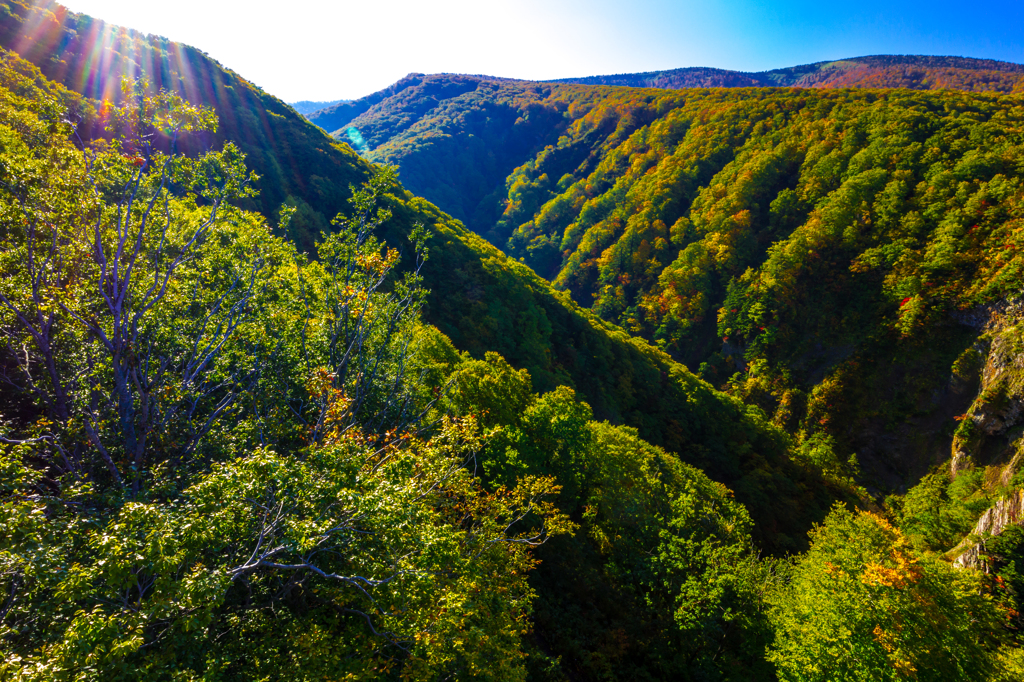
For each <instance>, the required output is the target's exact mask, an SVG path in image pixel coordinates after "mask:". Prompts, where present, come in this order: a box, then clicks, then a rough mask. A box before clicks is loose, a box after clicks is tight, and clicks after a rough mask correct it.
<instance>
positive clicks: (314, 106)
mask: <svg viewBox="0 0 1024 682" xmlns="http://www.w3.org/2000/svg"><path fill="white" fill-rule="evenodd" d="M351 101H352V100H350V99H335V100H331V101H330V102H312V101H310V100H308V99H304V100H302V101H301V102H288V106H290V107H291V108H292V109H294V110H295V111H297V112H299V113H300V114H302V115H303V116H305V115H307V114H312V113H313V112H314V111H319V110H321V109H326V108H327V107H331V106H334V105H335V104H343V103H344V102H351Z"/></svg>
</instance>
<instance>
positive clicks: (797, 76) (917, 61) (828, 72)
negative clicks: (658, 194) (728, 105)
mask: <svg viewBox="0 0 1024 682" xmlns="http://www.w3.org/2000/svg"><path fill="white" fill-rule="evenodd" d="M548 82H551V83H580V84H585V85H623V86H628V87H637V88H668V89H681V88H737V87H749V86H763V87H798V88H910V89H913V90H941V89H948V90H968V91H973V92H983V91H993V92H1015V91H1020V90H1021V89H1022V83H1024V65H1021V64H1014V63H1012V62H1000V61H995V60H992V59H971V58H967V57H932V56H922V55H874V56H869V57H854V58H852V59H841V60H837V61H830V62H818V63H815V64H805V65H801V66H793V67H789V68H784V69H773V70H772V71H761V72H757V73H753V72H745V71H729V70H725V69H714V68H707V67H692V68H685V69H669V70H666V71H650V72H647V73H624V74H616V75H608V76H588V77H584V78H561V79H558V80H553V81H548Z"/></svg>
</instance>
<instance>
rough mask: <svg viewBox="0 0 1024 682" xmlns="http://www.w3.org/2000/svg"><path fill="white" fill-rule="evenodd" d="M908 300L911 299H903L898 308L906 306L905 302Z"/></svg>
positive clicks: (908, 297)
mask: <svg viewBox="0 0 1024 682" xmlns="http://www.w3.org/2000/svg"><path fill="white" fill-rule="evenodd" d="M910 298H911V297H910V296H907V297H906V298H905V299H903V300H902V301H900V307H901V308H902V307H903V306H905V305H906V304H907V301H909V300H910Z"/></svg>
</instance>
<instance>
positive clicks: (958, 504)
mask: <svg viewBox="0 0 1024 682" xmlns="http://www.w3.org/2000/svg"><path fill="white" fill-rule="evenodd" d="M984 477H985V472H984V470H983V469H972V470H969V471H965V472H962V473H960V474H959V475H958V476H957V477H956V478H955V479H952V478H951V477H950V475H949V472H948V471H947V470H944V471H941V472H938V473H932V474H928V475H927V476H925V477H924V478H922V479H921V482H920V483H918V484H917V485H916V486H914V487H913V488H911V489H910V490H909V491H907V494H906V495H905V496H904V497H903V498H901V499H898V500H897V499H893V501H894V502H895V503H896V505H897V506H898V513H897V516H898V518H899V525H900V529H901V530H902V531H903V532H904V533H905V534H906V535H907V537H908V538H909V539H910V540H911V541H912V542H913V543H914V545H915V547H918V548H919V549H922V550H932V551H938V552H943V551H946V550H949V549H952V548H953V547H954V546H955V545H956V544H957V543H958V542H960V540H962V539H963V538H964V536H966V535H967V534H968V533H969V532H970V531H971V528H972V527H973V526H974V522H975V521H976V520H977V518H978V517H979V516H980V515H981V514H982V512H984V511H985V510H986V509H988V507H989V506H990V505H991V503H992V501H993V496H992V494H991V492H992V491H988V490H985V486H984Z"/></svg>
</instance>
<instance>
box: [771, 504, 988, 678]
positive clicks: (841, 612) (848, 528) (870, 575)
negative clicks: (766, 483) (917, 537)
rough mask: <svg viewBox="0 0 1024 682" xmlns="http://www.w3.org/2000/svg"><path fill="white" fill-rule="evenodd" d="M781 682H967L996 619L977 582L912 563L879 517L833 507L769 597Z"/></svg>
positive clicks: (915, 558) (917, 559) (979, 667)
mask: <svg viewBox="0 0 1024 682" xmlns="http://www.w3.org/2000/svg"><path fill="white" fill-rule="evenodd" d="M773 601H774V609H773V611H772V620H773V623H774V625H775V627H776V641H775V644H774V645H773V647H772V649H771V652H770V654H769V659H770V660H772V661H773V662H774V663H775V664H776V666H777V667H778V670H779V676H780V678H781V679H784V680H830V679H837V678H842V679H850V680H900V679H934V680H961V679H962V680H974V679H984V678H985V677H986V676H988V675H990V674H992V673H993V672H994V669H995V666H996V663H995V656H994V655H993V653H994V649H995V646H996V645H997V644H998V641H999V638H1000V624H1001V620H1002V619H1003V613H1002V611H1001V609H1000V607H999V606H998V605H997V603H996V602H995V601H994V600H993V598H992V597H991V595H989V594H988V593H987V591H986V590H985V589H983V586H982V584H981V576H979V575H978V574H975V573H972V572H966V571H956V570H954V569H952V568H951V567H950V566H949V565H948V564H944V563H941V562H938V561H934V560H930V559H926V558H923V557H921V556H920V555H918V554H917V553H916V552H915V551H914V550H913V549H912V547H911V545H910V543H909V542H908V540H907V539H906V538H905V537H904V536H903V535H902V534H901V533H900V532H899V531H898V530H896V529H895V528H893V527H892V526H890V525H889V524H888V523H887V522H886V521H885V520H884V519H882V518H881V517H879V516H877V515H874V514H871V513H868V512H860V513H856V512H850V511H847V510H846V509H844V508H842V507H837V508H836V509H835V510H833V512H832V513H831V514H830V515H829V517H828V519H827V520H826V521H825V523H824V524H823V525H822V526H820V527H818V528H816V529H815V530H814V531H813V532H812V534H811V549H810V550H809V551H808V553H807V554H806V555H805V556H803V557H801V558H800V559H799V560H798V561H797V562H796V564H795V566H794V568H793V575H792V579H791V582H790V583H789V584H788V585H787V586H786V587H785V588H784V589H782V590H780V591H779V592H778V593H777V594H776V596H775V597H774V598H773Z"/></svg>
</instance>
